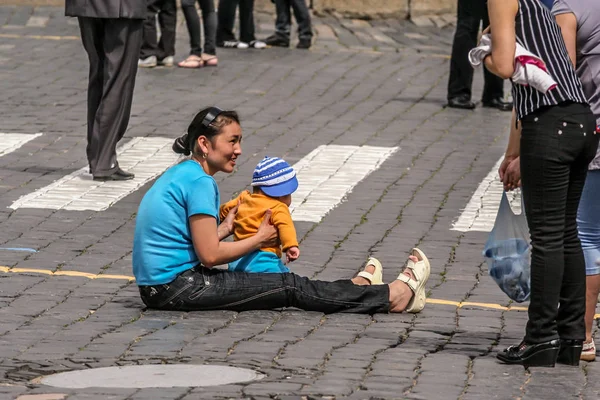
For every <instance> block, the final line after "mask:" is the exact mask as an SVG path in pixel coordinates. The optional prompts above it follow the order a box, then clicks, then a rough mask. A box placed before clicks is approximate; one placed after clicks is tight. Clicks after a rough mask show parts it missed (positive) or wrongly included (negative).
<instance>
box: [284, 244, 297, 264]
mask: <svg viewBox="0 0 600 400" xmlns="http://www.w3.org/2000/svg"><path fill="white" fill-rule="evenodd" d="M285 256H286V260H287V262H286V264H288V263H291V262H292V261H296V260H297V259H298V257H300V249H299V248H298V247H296V246H294V247H290V248H289V249H287V250H286V252H285Z"/></svg>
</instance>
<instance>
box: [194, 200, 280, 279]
mask: <svg viewBox="0 0 600 400" xmlns="http://www.w3.org/2000/svg"><path fill="white" fill-rule="evenodd" d="M270 219H271V211H270V210H269V211H267V213H266V214H265V219H264V220H263V222H262V224H261V225H260V227H259V228H258V232H257V233H256V235H254V236H252V237H249V238H248V239H244V240H238V241H235V242H221V241H220V240H219V235H218V232H217V220H216V218H215V217H213V216H210V215H205V214H197V215H192V216H191V217H190V230H191V233H192V242H193V243H194V250H195V251H196V254H197V255H198V258H199V259H200V262H202V264H203V265H204V266H205V267H206V268H212V267H214V266H215V265H221V264H226V263H229V262H231V261H234V260H237V259H238V258H240V257H242V256H244V255H246V254H248V253H250V252H251V251H253V250H258V249H259V248H260V247H261V245H262V244H263V243H265V242H267V241H268V240H270V239H273V238H274V237H277V229H276V228H275V227H274V226H273V225H272V224H271V222H270Z"/></svg>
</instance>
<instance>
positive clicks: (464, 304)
mask: <svg viewBox="0 0 600 400" xmlns="http://www.w3.org/2000/svg"><path fill="white" fill-rule="evenodd" d="M0 272H5V273H7V272H11V273H16V274H18V273H32V274H44V275H53V276H75V277H83V278H88V279H118V280H126V281H135V278H134V277H133V276H129V275H109V274H90V273H88V272H80V271H51V270H49V269H35V268H10V267H3V266H0ZM427 303H428V304H439V305H445V306H453V307H457V308H463V307H478V308H487V309H492V310H501V311H527V307H519V306H509V307H506V306H502V305H500V304H495V303H476V302H472V301H452V300H444V299H433V298H429V299H427ZM594 319H600V314H596V315H594Z"/></svg>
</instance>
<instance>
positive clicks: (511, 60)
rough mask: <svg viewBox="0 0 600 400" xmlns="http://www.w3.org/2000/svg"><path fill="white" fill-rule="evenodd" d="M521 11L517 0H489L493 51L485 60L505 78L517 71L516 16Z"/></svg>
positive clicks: (491, 70) (493, 71)
mask: <svg viewBox="0 0 600 400" xmlns="http://www.w3.org/2000/svg"><path fill="white" fill-rule="evenodd" d="M518 11H519V3H518V2H517V0H488V12H489V15H490V32H491V34H492V53H491V54H490V55H489V56H487V57H486V58H485V60H484V62H485V66H486V68H487V69H488V70H489V71H490V72H491V73H493V74H494V75H497V76H499V77H501V78H503V79H508V78H510V77H511V76H512V75H513V73H514V72H515V49H516V45H517V40H516V34H515V17H516V16H517V12H518Z"/></svg>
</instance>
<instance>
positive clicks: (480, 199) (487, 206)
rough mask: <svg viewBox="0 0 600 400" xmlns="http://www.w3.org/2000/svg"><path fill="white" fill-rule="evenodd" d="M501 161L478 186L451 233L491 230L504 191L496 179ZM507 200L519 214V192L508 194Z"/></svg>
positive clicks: (497, 178)
mask: <svg viewBox="0 0 600 400" xmlns="http://www.w3.org/2000/svg"><path fill="white" fill-rule="evenodd" d="M503 159H504V158H500V160H498V162H497V163H496V165H494V167H493V168H492V170H491V171H490V173H489V174H488V175H487V176H486V177H485V179H484V180H483V181H482V182H481V183H480V184H479V187H478V188H477V190H476V191H475V193H473V196H472V197H471V200H470V201H469V203H468V204H467V207H465V209H464V210H463V212H462V214H461V215H460V217H459V218H458V220H457V221H456V222H455V223H454V225H453V226H452V230H453V231H460V232H468V231H480V232H490V231H491V230H492V228H493V227H494V222H495V221H496V215H497V214H498V208H499V207H500V199H501V198H502V192H503V190H504V189H503V186H502V182H500V178H499V177H498V168H500V164H501V163H502V160H503ZM508 199H509V200H510V204H511V208H512V209H513V211H514V212H515V213H517V214H519V213H520V212H521V191H520V190H516V191H512V192H510V193H509V194H508Z"/></svg>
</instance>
